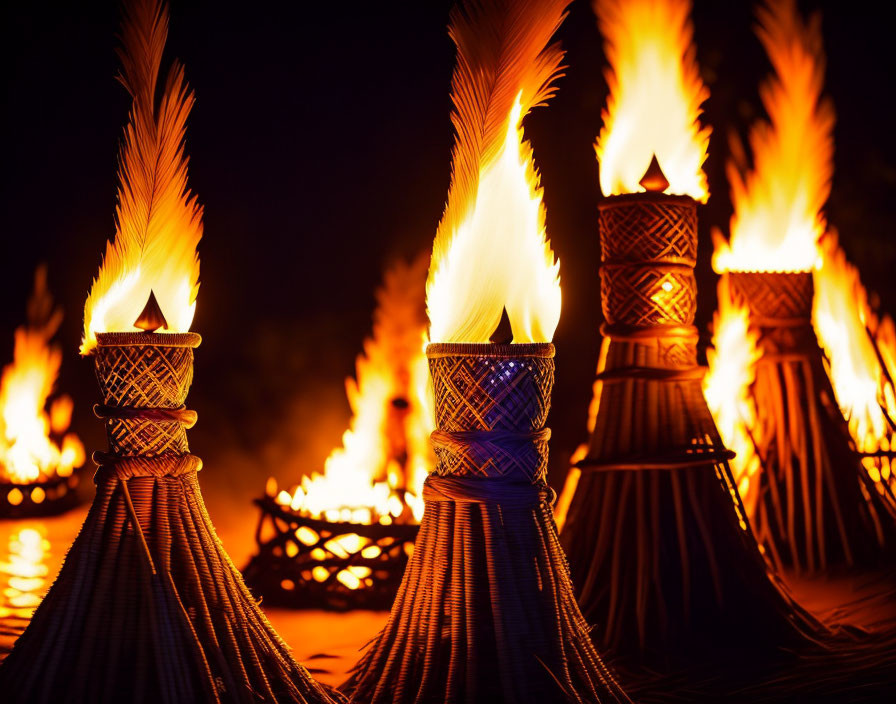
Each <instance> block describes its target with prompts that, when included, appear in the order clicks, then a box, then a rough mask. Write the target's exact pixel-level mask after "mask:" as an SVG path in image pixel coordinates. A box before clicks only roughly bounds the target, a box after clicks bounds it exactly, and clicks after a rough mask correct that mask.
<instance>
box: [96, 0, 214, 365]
mask: <svg viewBox="0 0 896 704" xmlns="http://www.w3.org/2000/svg"><path fill="white" fill-rule="evenodd" d="M167 35H168V9H167V7H165V6H164V5H162V3H161V2H159V0H141V2H135V3H134V9H132V10H131V11H130V12H129V13H128V14H127V15H126V16H125V18H124V23H123V30H122V35H121V36H122V48H121V50H120V51H119V56H120V58H121V61H122V71H121V74H120V76H119V80H120V81H121V83H122V84H123V85H124V86H125V88H127V90H128V92H129V93H130V94H131V97H132V98H133V105H132V107H131V112H130V119H129V122H128V125H127V127H126V129H125V134H124V139H123V140H122V144H121V149H120V153H119V170H118V180H119V187H118V206H117V207H116V211H115V224H116V228H115V238H114V240H113V241H109V242H107V243H106V254H105V256H104V258H103V263H102V266H101V267H100V270H99V273H98V275H97V277H96V278H95V279H94V281H93V286H92V287H91V290H90V294H89V295H88V297H87V302H86V304H85V307H84V339H83V341H82V344H81V354H87V353H88V352H90V350H91V349H92V348H93V347H94V346H95V345H96V333H97V332H128V331H134V330H137V328H136V327H135V325H134V323H135V321H136V320H137V318H138V317H140V313H141V312H142V310H143V308H144V306H145V305H146V303H147V301H148V299H149V295H150V293H151V292H152V293H154V294H155V296H156V299H157V300H158V303H159V306H160V307H161V310H162V312H163V314H164V316H165V320H166V321H167V326H165V329H166V330H169V331H172V332H186V331H187V330H189V329H190V325H191V324H192V322H193V314H194V313H195V310H196V293H197V291H198V289H199V257H198V255H197V254H196V246H197V244H198V243H199V239H200V238H201V237H202V207H201V206H200V205H199V204H198V203H197V201H196V198H195V197H194V196H193V195H192V194H191V193H190V190H189V188H188V186H187V165H188V158H187V156H186V155H185V153H184V136H185V131H186V122H187V117H188V116H189V114H190V110H191V108H192V106H193V100H194V97H193V94H192V93H191V92H190V90H189V88H188V87H187V84H186V81H185V78H184V69H183V66H182V65H181V64H179V63H177V62H175V63H174V64H173V65H172V67H171V69H170V71H169V73H168V76H167V79H166V80H165V88H164V92H163V94H162V96H161V99H158V100H157V88H156V86H157V81H158V78H159V66H160V63H161V60H162V53H163V51H164V48H165V41H166V39H167Z"/></svg>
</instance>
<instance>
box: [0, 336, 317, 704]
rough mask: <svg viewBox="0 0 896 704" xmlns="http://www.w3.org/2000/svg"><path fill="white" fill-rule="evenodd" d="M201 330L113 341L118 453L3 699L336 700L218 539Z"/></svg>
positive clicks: (104, 410) (105, 350)
mask: <svg viewBox="0 0 896 704" xmlns="http://www.w3.org/2000/svg"><path fill="white" fill-rule="evenodd" d="M198 344H199V336H198V335H193V334H133V335H132V334H124V333H122V334H106V335H101V336H100V342H99V347H98V348H97V350H96V352H95V356H96V370H97V378H98V380H99V382H100V385H101V387H102V390H103V398H104V405H103V406H100V407H98V409H97V413H98V415H100V416H101V417H103V418H105V419H106V426H107V434H108V437H109V443H110V449H111V452H109V453H97V455H95V459H97V460H98V463H99V464H100V467H99V469H98V470H97V474H96V483H97V494H96V498H95V500H94V502H93V505H92V506H91V509H90V511H89V513H88V516H87V519H86V521H85V522H84V525H83V527H82V529H81V532H80V534H79V535H78V537H77V539H76V540H75V542H74V544H73V545H72V548H71V550H70V551H69V553H68V555H67V557H66V560H65V562H64V564H63V566H62V570H61V571H60V573H59V576H58V578H57V579H56V582H55V583H54V585H53V587H52V588H51V589H50V592H49V593H48V594H47V596H46V598H45V599H44V601H43V602H42V603H41V605H40V606H39V607H38V609H37V610H36V612H35V614H34V618H33V620H32V622H31V624H30V625H29V627H28V628H27V630H26V631H25V632H24V633H23V634H22V636H21V637H20V639H19V641H18V642H17V643H16V645H15V648H14V649H13V651H12V653H11V654H10V655H9V657H8V658H7V659H6V660H5V661H4V662H3V664H2V666H0V691H2V692H3V693H4V701H8V702H22V703H23V704H24V703H26V702H27V703H28V704H36V703H38V702H47V703H50V702H52V703H54V704H55V703H57V702H110V703H111V702H153V703H155V702H166V703H171V704H173V703H175V702H177V703H180V702H195V701H207V702H247V703H248V702H258V701H266V702H308V703H310V702H329V701H332V700H331V698H330V697H329V696H328V695H327V693H326V692H325V691H324V690H323V689H322V688H321V687H320V686H319V685H318V684H316V683H315V682H313V681H312V680H311V678H310V676H309V675H308V673H307V671H306V670H304V668H302V667H301V666H300V665H298V664H297V663H296V662H295V661H294V660H293V659H292V657H291V655H290V653H289V651H288V649H287V647H286V646H285V644H284V643H283V642H282V641H281V640H280V638H279V637H278V636H277V634H276V633H275V632H274V630H273V629H272V627H271V626H270V624H269V623H268V622H267V620H266V619H265V617H264V616H263V615H262V613H261V612H260V611H259V609H258V607H257V605H256V603H255V601H254V600H253V599H252V597H251V595H250V594H249V592H248V590H247V589H246V587H245V585H244V584H243V581H242V578H241V577H240V575H239V572H237V570H236V569H235V568H234V566H233V564H232V563H231V561H230V558H229V557H228V556H227V554H226V552H225V551H224V548H223V547H222V545H221V543H220V540H219V539H218V537H217V535H216V534H215V530H214V528H213V527H212V523H211V520H210V519H209V516H208V513H207V512H206V509H205V504H204V503H203V500H202V495H201V493H200V491H199V484H198V480H197V470H198V469H199V468H200V467H201V461H200V460H199V459H198V458H196V457H195V456H194V455H191V454H189V449H188V447H187V442H186V432H185V428H186V427H189V426H191V425H192V423H193V422H195V414H194V413H193V412H191V411H188V410H186V409H185V408H184V405H183V402H184V400H185V399H186V395H187V391H188V389H189V386H190V382H191V380H192V361H193V349H192V348H193V347H195V346H196V345H198Z"/></svg>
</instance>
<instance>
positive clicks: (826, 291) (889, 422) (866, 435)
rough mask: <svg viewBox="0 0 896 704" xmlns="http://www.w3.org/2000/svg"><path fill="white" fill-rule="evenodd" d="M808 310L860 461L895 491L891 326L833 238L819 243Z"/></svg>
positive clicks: (895, 358) (895, 341) (895, 349)
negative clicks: (819, 255) (818, 261)
mask: <svg viewBox="0 0 896 704" xmlns="http://www.w3.org/2000/svg"><path fill="white" fill-rule="evenodd" d="M821 252H822V263H821V267H820V268H819V269H818V270H816V272H815V276H814V280H815V302H814V309H813V313H812V319H813V324H814V327H815V332H816V334H817V335H818V341H819V343H820V344H821V346H822V348H823V349H824V352H825V356H826V358H827V360H828V363H829V373H830V377H831V382H832V383H833V387H834V393H835V394H836V396H837V403H838V404H839V406H840V410H841V411H842V412H843V416H844V418H846V421H847V423H848V424H849V433H850V435H851V436H852V439H853V441H854V442H855V444H856V448H857V449H858V450H859V452H861V453H862V454H863V455H864V456H863V457H862V466H863V467H864V468H865V469H866V471H867V472H868V476H869V477H871V479H872V480H873V481H874V483H875V487H876V488H877V490H878V492H879V493H881V494H885V495H888V496H889V497H891V498H892V497H893V495H894V491H896V476H894V472H893V470H894V467H893V455H892V454H891V452H892V451H893V450H894V449H896V426H894V419H896V390H894V384H893V379H894V374H896V330H894V326H893V320H892V318H890V316H887V315H884V316H879V315H878V314H877V313H876V312H875V310H874V308H873V307H872V306H871V304H870V303H869V301H868V294H867V292H866V291H865V288H864V287H863V286H862V281H861V277H860V276H859V271H858V269H856V268H855V267H854V266H852V265H851V264H850V263H849V262H848V261H847V259H846V254H845V253H844V252H843V250H842V249H841V248H840V247H839V245H838V242H837V237H836V236H835V235H834V234H833V233H831V234H828V235H827V236H826V237H824V238H823V239H822V242H821Z"/></svg>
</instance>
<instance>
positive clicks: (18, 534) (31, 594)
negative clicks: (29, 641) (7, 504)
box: [0, 527, 50, 619]
mask: <svg viewBox="0 0 896 704" xmlns="http://www.w3.org/2000/svg"><path fill="white" fill-rule="evenodd" d="M49 552H50V542H49V541H48V540H47V539H46V538H45V537H44V529H43V528H42V527H35V528H31V527H29V528H19V529H18V530H15V531H13V532H12V533H11V534H10V536H9V543H8V546H7V557H6V559H5V560H3V561H0V575H2V576H3V579H4V580H5V581H6V584H5V585H4V587H3V598H2V600H0V619H7V618H17V619H30V618H31V616H32V615H33V614H34V609H36V608H37V606H38V605H39V604H40V602H41V599H43V596H44V593H45V592H46V590H47V588H48V587H49V586H50V585H49V584H48V583H47V573H48V571H49V568H48V567H47V564H46V562H47V557H48V555H49Z"/></svg>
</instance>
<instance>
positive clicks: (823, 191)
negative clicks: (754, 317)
mask: <svg viewBox="0 0 896 704" xmlns="http://www.w3.org/2000/svg"><path fill="white" fill-rule="evenodd" d="M758 18H759V29H758V34H759V39H760V40H761V42H762V45H763V46H764V47H765V50H766V52H767V53H768V56H769V58H770V59H771V63H772V66H773V67H774V71H775V75H774V76H773V77H772V78H770V79H769V80H767V81H766V82H765V84H764V85H763V86H762V87H761V89H760V96H761V98H762V103H763V105H764V106H765V110H766V112H767V113H768V116H769V120H770V122H769V123H764V122H760V123H758V124H756V125H755V126H754V127H753V128H752V129H751V131H750V147H751V149H752V152H753V164H754V166H753V170H752V171H749V172H746V169H745V164H744V163H743V162H744V160H743V159H742V158H738V159H734V160H733V161H732V162H731V163H729V168H728V178H729V181H730V182H731V198H732V202H733V204H734V216H733V217H732V219H731V241H730V243H728V242H725V241H724V239H723V238H721V237H718V236H716V237H715V240H716V242H715V245H716V251H715V254H714V255H713V267H714V268H715V270H716V271H717V272H719V273H722V272H725V271H810V270H812V269H813V268H815V266H816V265H817V264H818V261H819V253H818V240H819V238H820V237H821V235H822V234H823V233H824V231H825V219H824V215H823V213H822V208H823V207H824V204H825V201H827V199H828V195H829V194H830V189H831V178H832V175H833V152H834V145H833V137H832V132H833V128H834V110H833V106H832V105H831V103H830V101H828V100H826V99H822V97H821V91H822V87H823V81H824V54H823V51H822V43H821V23H820V17H819V16H818V15H816V16H814V17H813V18H812V19H811V20H810V21H809V22H808V23H806V24H804V23H803V22H802V21H801V19H800V17H799V15H798V13H797V8H796V2H795V0H777V1H776V2H772V3H770V4H769V5H768V6H767V7H764V8H761V9H760V10H759V11H758ZM735 151H737V150H735Z"/></svg>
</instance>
